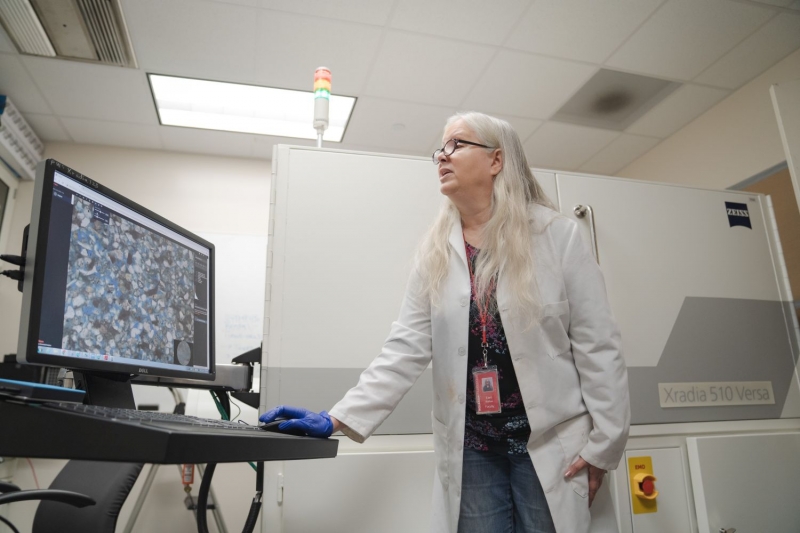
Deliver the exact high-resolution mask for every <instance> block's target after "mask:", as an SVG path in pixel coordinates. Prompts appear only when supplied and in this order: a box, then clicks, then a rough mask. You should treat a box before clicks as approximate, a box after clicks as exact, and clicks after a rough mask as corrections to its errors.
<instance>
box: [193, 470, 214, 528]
mask: <svg viewBox="0 0 800 533" xmlns="http://www.w3.org/2000/svg"><path fill="white" fill-rule="evenodd" d="M216 468H217V463H208V464H206V470H205V472H204V473H203V481H201V482H200V493H199V494H198V495H197V531H198V532H200V533H208V522H207V521H206V518H207V517H206V511H207V509H208V493H209V492H210V491H211V478H212V477H214V470H215V469H216Z"/></svg>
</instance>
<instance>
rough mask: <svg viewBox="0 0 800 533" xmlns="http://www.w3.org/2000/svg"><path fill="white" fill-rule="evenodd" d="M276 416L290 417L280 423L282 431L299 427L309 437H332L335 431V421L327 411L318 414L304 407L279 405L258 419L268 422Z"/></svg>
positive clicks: (279, 426)
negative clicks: (332, 420)
mask: <svg viewBox="0 0 800 533" xmlns="http://www.w3.org/2000/svg"><path fill="white" fill-rule="evenodd" d="M276 418H288V419H289V420H286V421H285V422H281V423H280V424H278V429H280V430H281V431H286V430H291V429H299V430H300V431H303V432H304V433H305V434H306V435H308V436H309V437H322V438H326V437H330V436H331V433H333V422H331V417H330V416H328V413H327V411H322V412H321V413H319V414H317V413H315V412H313V411H309V410H308V409H303V408H302V407H292V406H289V405H279V406H278V407H275V408H274V409H270V410H269V411H267V412H266V413H264V414H263V415H261V416H259V417H258V420H259V421H260V422H264V423H265V424H267V423H269V422H272V421H273V420H275V419H276Z"/></svg>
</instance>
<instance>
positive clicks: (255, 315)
mask: <svg viewBox="0 0 800 533" xmlns="http://www.w3.org/2000/svg"><path fill="white" fill-rule="evenodd" d="M199 235H200V236H201V237H203V238H204V239H206V240H208V241H210V242H212V243H213V244H214V247H215V250H216V261H215V270H216V271H215V273H214V300H215V301H214V308H215V321H216V322H215V324H214V336H215V339H214V344H215V346H216V363H217V364H228V363H230V362H231V359H233V358H234V357H236V356H237V355H240V354H242V353H244V352H246V351H248V350H252V349H253V348H258V347H259V346H261V339H262V336H263V331H264V329H263V328H264V281H265V279H266V271H267V237H265V236H263V235H227V234H223V233H199Z"/></svg>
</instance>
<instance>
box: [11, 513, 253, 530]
mask: <svg viewBox="0 0 800 533" xmlns="http://www.w3.org/2000/svg"><path fill="white" fill-rule="evenodd" d="M0 522H3V523H4V524H5V525H7V526H8V528H9V529H10V530H11V531H12V532H13V533H19V529H17V528H15V527H14V524H12V523H11V522H9V521H8V519H6V518H5V517H4V516H2V515H0ZM251 531H252V530H251Z"/></svg>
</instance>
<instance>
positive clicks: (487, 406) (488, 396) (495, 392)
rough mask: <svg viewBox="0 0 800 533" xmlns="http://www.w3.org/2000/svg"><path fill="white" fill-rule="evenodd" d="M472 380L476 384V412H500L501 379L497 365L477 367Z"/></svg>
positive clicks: (484, 413) (487, 413)
mask: <svg viewBox="0 0 800 533" xmlns="http://www.w3.org/2000/svg"><path fill="white" fill-rule="evenodd" d="M472 381H473V383H474V384H475V399H476V400H477V405H476V408H475V412H476V413H477V414H479V415H489V414H494V413H499V412H500V410H501V405H500V380H499V379H498V376H497V367H496V366H487V367H483V368H476V369H475V370H473V371H472Z"/></svg>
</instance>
